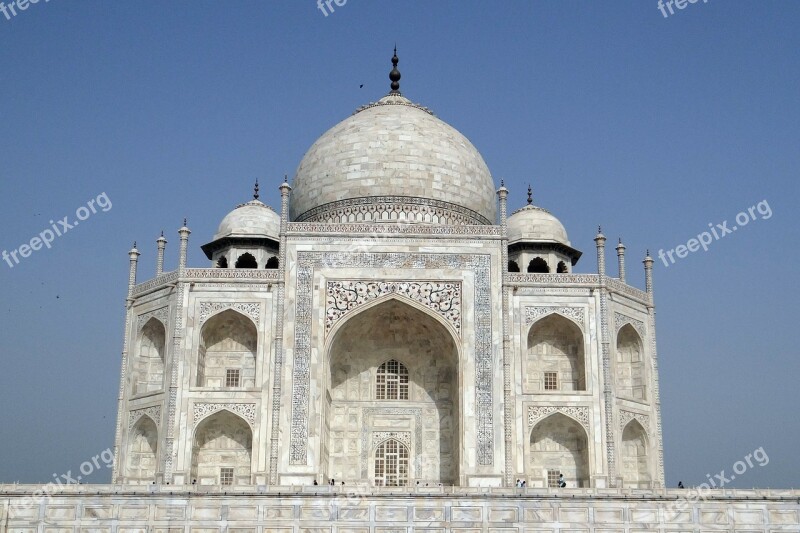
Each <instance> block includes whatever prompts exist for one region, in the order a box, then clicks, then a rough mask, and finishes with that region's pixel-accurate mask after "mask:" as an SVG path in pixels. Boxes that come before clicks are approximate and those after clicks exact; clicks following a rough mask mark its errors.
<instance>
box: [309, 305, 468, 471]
mask: <svg viewBox="0 0 800 533" xmlns="http://www.w3.org/2000/svg"><path fill="white" fill-rule="evenodd" d="M335 335H336V337H335V338H334V340H333V342H332V343H331V345H330V349H329V353H328V358H327V362H328V371H329V372H328V378H329V381H328V387H327V389H326V401H325V416H324V424H323V431H324V435H323V443H325V444H324V445H323V448H324V449H323V455H324V457H323V461H322V463H323V465H327V471H326V472H324V473H323V475H324V476H325V477H326V478H331V477H333V478H335V479H337V480H338V479H342V480H344V481H347V482H348V483H350V482H355V483H358V482H363V483H369V484H374V483H375V482H376V478H377V477H379V476H382V475H384V474H385V472H384V471H383V470H381V466H380V465H381V464H383V461H385V458H383V456H382V455H381V453H382V452H385V450H383V449H379V446H380V445H381V443H382V442H384V441H385V440H386V439H387V438H392V439H394V440H396V441H397V442H398V443H401V444H402V445H403V446H404V447H405V448H406V449H407V450H408V455H409V457H408V464H409V472H408V474H407V477H403V476H401V477H399V478H396V481H395V482H396V483H398V484H401V485H402V484H412V483H414V482H416V481H420V482H421V483H423V482H424V483H444V484H456V483H457V482H458V464H459V442H458V426H459V422H458V420H459V416H458V394H457V391H458V350H457V348H456V344H455V340H454V338H453V336H452V335H451V333H450V332H449V331H448V330H447V328H446V327H445V326H443V325H442V324H441V323H439V322H438V321H437V320H436V319H435V318H433V317H432V316H430V315H429V314H428V313H427V312H425V311H422V310H420V309H418V308H416V307H414V306H412V305H410V304H408V303H405V302H403V301H400V300H398V299H395V298H391V299H388V300H386V301H384V302H382V303H379V304H377V305H373V306H372V307H369V308H367V309H365V310H364V311H361V312H359V313H358V314H354V315H353V316H351V317H350V318H349V319H348V321H347V322H346V323H345V324H344V325H342V327H341V328H340V329H339V330H338V332H337V333H336V334H335ZM376 454H377V455H376ZM376 464H377V465H378V466H377V469H378V471H377V473H376ZM381 472H384V474H382V473H381Z"/></svg>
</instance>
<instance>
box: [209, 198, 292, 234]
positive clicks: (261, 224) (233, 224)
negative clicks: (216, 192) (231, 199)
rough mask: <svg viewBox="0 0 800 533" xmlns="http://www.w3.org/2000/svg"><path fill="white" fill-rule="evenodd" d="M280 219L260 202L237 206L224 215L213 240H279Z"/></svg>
mask: <svg viewBox="0 0 800 533" xmlns="http://www.w3.org/2000/svg"><path fill="white" fill-rule="evenodd" d="M280 229H281V217H280V216H279V215H278V213H276V212H275V211H273V210H272V208H271V207H269V206H268V205H266V204H264V203H263V202H261V201H260V200H256V199H253V200H250V201H249V202H247V203H244V204H239V205H238V206H236V208H235V209H234V210H233V211H231V212H230V213H228V214H227V215H225V218H223V219H222V222H220V224H219V229H217V233H216V234H215V235H214V240H215V241H216V240H219V239H223V238H226V237H234V238H235V237H267V238H269V239H274V240H276V241H277V240H279V233H280Z"/></svg>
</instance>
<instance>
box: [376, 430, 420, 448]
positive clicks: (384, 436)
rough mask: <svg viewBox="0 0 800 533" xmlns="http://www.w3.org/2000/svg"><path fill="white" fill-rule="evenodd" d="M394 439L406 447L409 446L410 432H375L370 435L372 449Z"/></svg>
mask: <svg viewBox="0 0 800 533" xmlns="http://www.w3.org/2000/svg"><path fill="white" fill-rule="evenodd" d="M389 439H394V440H397V441H400V442H402V443H403V444H405V445H406V446H411V432H410V431H377V432H375V433H373V434H372V447H373V448H374V447H376V446H377V445H378V444H380V443H381V442H383V441H385V440H389Z"/></svg>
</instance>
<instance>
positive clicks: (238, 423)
mask: <svg viewBox="0 0 800 533" xmlns="http://www.w3.org/2000/svg"><path fill="white" fill-rule="evenodd" d="M252 452H253V432H252V429H251V428H250V425H249V424H248V423H247V421H246V420H245V419H244V418H242V417H240V416H239V415H237V414H235V413H233V412H231V411H229V410H227V409H222V410H220V411H217V412H215V413H214V414H211V415H209V416H207V417H206V418H204V419H203V420H201V421H200V423H198V424H197V426H196V427H195V431H194V438H193V439H192V463H191V464H192V467H191V476H192V480H193V482H196V483H198V484H200V485H240V484H244V485H249V484H250V483H251V480H252V474H251V468H252V467H251V463H252Z"/></svg>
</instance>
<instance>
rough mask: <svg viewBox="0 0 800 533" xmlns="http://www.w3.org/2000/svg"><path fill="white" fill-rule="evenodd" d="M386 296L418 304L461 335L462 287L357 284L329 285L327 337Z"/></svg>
mask: <svg viewBox="0 0 800 533" xmlns="http://www.w3.org/2000/svg"><path fill="white" fill-rule="evenodd" d="M387 294H399V295H402V296H405V297H407V298H409V299H411V300H414V301H415V302H418V303H421V304H422V305H424V306H426V307H428V308H430V309H431V310H433V311H435V312H436V313H438V314H439V315H441V316H442V317H443V318H444V319H445V320H447V321H448V322H449V323H450V324H452V326H453V327H454V328H455V329H456V331H457V332H458V333H459V334H461V283H458V282H445V283H438V282H412V281H356V280H339V281H329V282H328V288H327V301H326V309H325V331H326V333H327V332H329V331H330V330H331V328H332V327H333V326H334V324H336V322H337V321H338V320H339V319H341V318H342V317H343V316H344V315H346V314H347V313H348V312H350V311H352V310H353V309H355V308H356V307H358V306H360V305H361V304H364V303H366V302H368V301H370V300H374V299H376V298H380V297H381V296H385V295H387Z"/></svg>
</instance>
